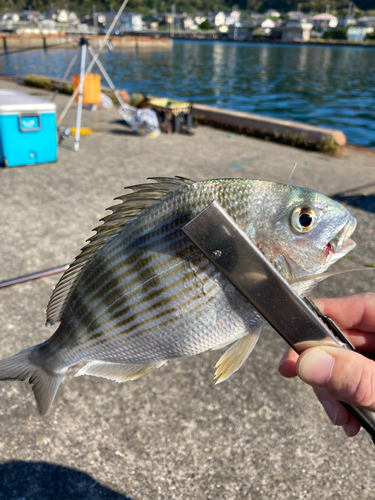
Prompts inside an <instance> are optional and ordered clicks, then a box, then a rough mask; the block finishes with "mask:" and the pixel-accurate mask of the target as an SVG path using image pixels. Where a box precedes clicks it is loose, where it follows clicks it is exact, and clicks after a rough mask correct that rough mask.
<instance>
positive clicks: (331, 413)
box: [321, 400, 337, 424]
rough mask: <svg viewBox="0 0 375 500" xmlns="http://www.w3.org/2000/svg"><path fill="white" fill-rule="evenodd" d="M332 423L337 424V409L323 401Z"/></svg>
mask: <svg viewBox="0 0 375 500" xmlns="http://www.w3.org/2000/svg"><path fill="white" fill-rule="evenodd" d="M321 403H322V406H323V408H324V409H325V411H326V413H327V415H328V417H329V419H330V421H331V422H332V423H333V424H335V423H336V419H337V408H336V407H335V406H334V405H333V404H332V403H331V402H330V401H325V400H323V401H321Z"/></svg>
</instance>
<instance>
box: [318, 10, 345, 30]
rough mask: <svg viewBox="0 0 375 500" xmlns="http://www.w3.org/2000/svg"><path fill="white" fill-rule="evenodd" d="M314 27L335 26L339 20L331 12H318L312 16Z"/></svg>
mask: <svg viewBox="0 0 375 500" xmlns="http://www.w3.org/2000/svg"><path fill="white" fill-rule="evenodd" d="M312 21H313V26H314V28H323V29H327V28H336V26H337V25H338V23H339V20H338V19H337V17H336V16H333V15H332V14H328V13H324V14H318V15H317V16H314V17H313V18H312Z"/></svg>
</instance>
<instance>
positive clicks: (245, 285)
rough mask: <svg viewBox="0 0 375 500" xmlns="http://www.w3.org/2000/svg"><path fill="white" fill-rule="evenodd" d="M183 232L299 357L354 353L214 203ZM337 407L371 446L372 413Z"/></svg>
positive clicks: (329, 322)
mask: <svg viewBox="0 0 375 500" xmlns="http://www.w3.org/2000/svg"><path fill="white" fill-rule="evenodd" d="M182 231H183V232H184V233H185V235H186V236H187V237H188V238H189V239H190V240H191V241H192V242H193V243H194V244H195V245H196V246H197V247H198V248H199V250H200V251H201V252H202V253H203V254H204V255H205V256H206V257H207V258H208V259H209V260H210V261H211V262H212V264H214V266H216V267H217V269H219V271H221V272H222V273H223V274H224V276H225V277H226V278H227V279H228V280H229V281H230V282H231V283H232V285H233V286H234V287H235V288H237V290H239V291H240V292H241V293H242V295H243V296H244V297H245V298H246V299H247V300H248V301H249V302H250V303H251V304H252V305H253V307H255V309H257V311H258V312H259V313H260V314H261V315H262V316H263V317H264V318H265V319H266V320H267V321H268V322H269V323H270V324H271V326H273V328H274V329H275V330H276V332H277V333H278V334H279V335H280V336H281V337H282V338H283V339H284V340H285V341H286V342H287V343H288V344H289V345H290V346H291V347H292V348H293V349H294V350H295V351H296V352H297V353H298V354H301V353H302V352H303V351H304V350H305V349H308V348H311V347H316V346H321V345H325V346H334V347H341V348H343V349H350V350H355V348H354V347H353V345H352V344H351V343H350V342H349V341H348V339H347V338H346V337H345V335H344V334H343V332H341V330H340V329H339V328H338V327H337V326H336V325H335V323H334V322H333V321H332V320H330V319H329V318H327V317H326V316H324V315H323V314H322V313H321V311H319V309H318V308H317V307H316V306H315V305H314V304H313V302H312V301H310V300H309V299H307V298H305V299H302V298H301V297H299V295H297V293H296V292H295V291H294V290H293V288H292V287H291V286H290V285H289V284H288V283H287V281H286V280H285V279H284V278H283V277H282V276H281V274H279V272H278V271H277V270H276V269H275V268H274V267H273V266H272V265H271V264H270V262H269V261H268V260H267V259H266V258H265V256H264V255H263V254H262V253H261V252H260V250H259V249H258V248H257V247H256V246H255V245H254V243H252V241H251V240H250V238H249V237H248V235H247V234H246V233H245V232H244V231H242V230H241V228H240V227H239V226H238V225H237V224H236V223H235V221H234V220H233V219H232V218H231V217H230V216H229V215H228V213H227V212H226V211H225V209H224V208H223V207H222V206H221V205H220V203H218V202H217V201H216V200H214V201H213V202H212V203H211V204H210V205H209V206H208V207H206V208H205V209H204V210H203V211H202V212H200V213H199V214H198V215H197V216H196V217H194V218H193V219H192V220H191V221H190V222H188V223H187V224H186V225H185V226H184V227H183V228H182ZM341 404H342V405H343V406H344V408H346V410H347V411H348V412H349V413H350V414H351V415H353V416H354V417H355V418H356V420H357V421H358V422H359V423H360V424H361V425H362V427H364V429H366V431H367V432H368V433H369V434H370V436H371V437H372V440H373V441H374V443H375V416H374V413H372V412H370V411H368V410H364V409H362V408H358V407H356V406H353V405H349V404H347V403H343V402H341Z"/></svg>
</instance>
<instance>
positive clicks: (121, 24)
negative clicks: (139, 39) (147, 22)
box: [91, 12, 143, 35]
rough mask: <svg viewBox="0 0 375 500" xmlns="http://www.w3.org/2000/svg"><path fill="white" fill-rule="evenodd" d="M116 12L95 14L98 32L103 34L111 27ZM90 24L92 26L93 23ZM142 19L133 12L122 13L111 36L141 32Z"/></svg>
mask: <svg viewBox="0 0 375 500" xmlns="http://www.w3.org/2000/svg"><path fill="white" fill-rule="evenodd" d="M116 15H117V13H116V12H97V13H96V14H95V18H96V19H95V22H96V24H97V27H98V28H99V31H103V32H105V31H106V30H108V29H109V28H110V26H111V25H112V23H113V21H114V19H115V17H116ZM91 24H94V23H93V22H92V23H91ZM142 29H143V28H142V17H141V16H140V15H139V14H136V13H135V12H123V13H122V14H121V16H120V18H119V19H118V20H117V22H116V25H115V26H114V28H113V34H115V35H116V34H117V35H118V34H120V33H121V32H124V31H141V30H142Z"/></svg>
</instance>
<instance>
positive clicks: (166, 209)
mask: <svg viewBox="0 0 375 500" xmlns="http://www.w3.org/2000/svg"><path fill="white" fill-rule="evenodd" d="M219 188H220V190H218V191H216V192H212V190H209V191H208V190H207V189H204V191H203V193H204V194H207V195H208V196H206V197H203V196H202V195H201V194H200V193H198V196H197V198H196V199H194V198H189V197H184V196H181V198H182V199H181V200H178V199H177V200H176V197H173V198H174V199H173V202H172V203H170V204H169V206H168V204H167V203H164V204H163V210H159V211H158V210H157V209H156V210H153V211H150V212H151V213H150V220H147V218H146V217H144V224H139V223H140V221H138V220H137V221H135V222H134V225H135V224H136V225H137V227H136V228H135V230H134V232H132V228H130V227H127V228H125V229H126V238H127V240H126V241H129V240H130V241H132V245H131V246H132V247H133V248H134V250H133V252H132V251H129V250H128V247H129V245H127V243H126V242H125V248H124V241H123V240H121V239H117V240H116V241H113V245H112V247H113V248H107V249H106V259H107V262H106V263H105V264H104V265H102V266H100V265H99V270H100V269H103V268H105V269H106V272H105V274H104V275H101V273H100V272H99V278H101V279H103V284H102V287H103V288H108V290H109V292H110V294H111V295H112V294H113V293H114V292H113V289H116V292H115V295H116V296H117V295H118V296H119V298H118V299H117V300H115V302H114V303H113V304H107V302H106V300H105V295H104V296H103V294H102V287H100V288H99V289H98V291H97V294H96V295H97V296H98V298H99V299H101V301H100V302H99V304H98V303H95V306H97V305H101V307H100V309H101V311H99V312H97V311H96V310H95V309H94V308H93V307H92V305H91V304H90V302H86V303H84V304H83V306H82V309H83V310H84V311H85V316H86V317H91V314H90V313H92V312H93V311H95V319H96V322H93V321H92V320H91V322H90V323H89V324H88V325H86V331H87V336H86V337H83V338H82V340H81V342H80V346H82V349H81V352H82V351H84V350H85V349H87V348H88V347H90V348H95V347H97V346H100V345H101V344H102V343H103V342H105V341H108V340H110V341H112V340H114V339H116V338H118V336H121V335H124V338H127V337H128V328H127V326H130V325H129V321H130V320H131V319H133V320H136V323H135V324H134V322H133V324H132V326H131V329H132V330H133V331H134V330H137V329H138V330H140V327H141V326H143V325H145V324H147V323H148V328H147V329H146V330H145V329H143V330H142V329H141V330H140V331H138V332H137V333H136V336H140V335H142V334H144V333H147V332H148V333H150V332H152V330H153V329H155V328H157V327H160V326H163V327H164V326H167V325H168V324H169V323H170V322H171V321H174V320H175V315H176V312H177V311H179V314H180V316H181V311H182V313H184V312H185V315H187V314H191V312H192V311H194V312H195V313H197V314H198V313H199V309H200V306H201V305H203V303H204V302H202V301H201V300H200V299H199V298H197V296H196V294H195V291H196V287H197V286H201V283H198V284H195V285H193V286H191V287H188V288H186V286H182V285H183V283H184V281H185V280H186V279H188V278H189V276H181V277H180V278H179V276H180V275H181V272H179V273H176V271H175V270H174V271H173V275H172V277H173V280H170V281H169V283H168V282H167V284H165V283H166V280H163V282H160V281H159V282H158V276H160V274H161V270H160V268H159V269H158V270H157V269H155V268H153V267H152V261H153V260H155V259H156V256H158V257H159V258H160V256H163V255H164V259H163V260H164V262H161V267H163V266H168V267H167V269H166V270H165V272H167V271H168V269H169V268H171V267H172V268H173V267H174V266H173V258H174V259H175V260H177V259H176V257H174V254H175V253H177V252H179V251H186V250H187V249H189V248H190V253H191V252H192V251H193V255H195V254H196V253H197V252H196V249H195V248H194V247H193V246H192V245H191V243H190V242H188V240H187V239H186V237H184V235H183V233H182V232H179V233H177V232H176V230H178V229H179V228H180V227H181V226H182V225H184V224H186V222H188V220H190V219H191V218H192V216H193V215H196V213H198V212H199V211H200V210H202V209H203V208H204V206H206V205H207V204H208V203H210V202H211V201H212V199H213V197H217V198H219V199H220V198H222V197H225V196H226V195H225V193H226V191H228V189H226V190H225V189H223V188H222V187H221V186H219ZM207 191H208V193H207ZM231 191H232V190H231ZM182 194H183V193H182ZM226 201H227V204H228V201H229V202H230V203H233V204H235V203H236V204H237V205H239V203H238V199H236V198H235V196H233V191H232V193H230V192H229V196H228V197H227V198H226ZM176 204H180V206H177V210H179V211H180V213H181V211H182V214H183V215H182V216H181V215H180V216H179V217H176V216H175V213H176ZM228 206H230V205H228ZM181 209H182V210H181ZM185 212H186V213H187V214H189V215H188V218H187V216H186V215H185ZM192 212H193V215H192ZM145 215H146V214H145ZM165 221H167V222H165ZM160 224H162V227H161V229H160V228H159V225H160ZM132 233H133V234H132ZM134 233H135V237H136V241H135V242H134V240H133V238H134ZM172 234H173V239H172ZM182 242H183V243H182ZM181 244H182V246H181ZM145 247H147V248H151V252H152V253H151V255H148V254H147V253H146V255H145V254H144V249H145ZM179 247H180V248H179ZM167 249H169V252H168V254H167V255H165V252H166V250H167ZM171 254H173V255H172V256H171ZM119 255H120V256H123V255H128V257H127V259H123V261H122V262H121V263H120V266H121V268H122V274H123V275H125V276H126V277H128V273H129V272H130V270H131V269H133V278H134V277H135V279H133V283H132V282H130V283H129V282H128V283H127V281H128V280H125V283H124V284H123V283H120V286H119V283H118V276H117V275H116V274H115V275H114V273H113V265H111V261H112V262H115V263H116V264H117V260H116V259H117V257H118V256H119ZM190 258H191V257H190ZM204 260H206V259H204ZM144 261H148V262H149V267H148V268H146V269H145V262H144ZM176 265H177V267H180V268H181V267H182V266H184V265H185V267H186V266H187V264H186V262H184V261H181V260H180V259H179V258H178V262H177V264H176ZM206 267H207V268H209V267H211V268H212V269H213V266H212V265H211V264H209V263H208V261H207V264H206ZM164 269H165V267H164ZM141 270H143V273H142V272H141ZM188 272H189V274H190V271H189V268H188ZM214 272H215V273H217V271H216V270H215V271H214ZM91 274H92V273H91ZM144 274H146V276H144ZM185 274H186V273H185ZM150 276H151V277H150ZM83 277H84V273H83ZM177 278H179V281H176V280H177ZM92 279H95V280H97V277H93V278H92ZM192 283H193V282H192ZM176 284H179V285H180V289H178V290H174V293H173V294H170V293H169V292H170V291H171V288H172V287H176ZM81 285H82V283H78V284H77V294H80V295H81V296H84V297H85V296H86V290H90V289H92V288H93V282H92V281H89V282H88V283H87V284H86V286H85V284H83V286H82V288H81V289H80V286H81ZM124 285H125V286H124ZM129 285H130V286H129ZM181 286H182V289H181ZM212 288H213V289H216V291H215V293H214V294H212V292H211V295H213V296H216V295H218V294H219V290H218V286H217V285H214V286H213V287H212ZM125 294H126V295H125ZM87 296H88V297H89V298H90V295H89V294H87ZM160 296H161V299H160ZM154 298H158V299H159V302H158V303H157V304H156V307H155V304H154V303H152V300H153V299H154ZM103 299H104V300H103ZM121 299H122V300H121ZM129 299H130V301H131V300H132V299H133V300H132V302H133V303H138V304H139V303H143V304H144V307H143V310H142V311H139V310H138V311H137V310H136V311H135V312H133V313H131V312H130V308H129V307H126V304H127V303H128V302H129ZM179 299H182V300H179ZM119 301H121V305H120V307H119V308H118V309H117V310H113V306H114V305H118V302H119ZM196 301H198V304H196V305H195V306H194V307H193V306H192V304H194V303H195V302H196ZM72 302H73V303H78V301H77V300H76V297H72ZM173 304H176V305H173ZM103 306H104V307H103ZM160 309H161V310H160ZM67 311H69V313H68V314H69V316H70V317H73V318H76V317H77V314H75V311H74V310H73V311H70V309H69V304H68V306H67ZM128 311H129V312H128ZM150 312H151V315H150ZM127 313H128V314H127ZM129 313H130V317H129ZM119 314H120V318H121V319H125V321H122V322H121V323H120V324H116V323H115V324H114V318H115V317H116V316H118V315H119ZM144 314H146V318H145V319H143V317H144ZM103 315H104V318H102V317H101V316H103ZM127 316H128V317H127ZM165 316H168V318H165ZM124 317H125V318H124ZM102 319H103V321H101V320H102ZM155 320H159V321H156V322H155ZM93 324H96V325H97V328H96V329H94V330H93V329H92V326H93ZM79 327H80V325H77V324H75V331H77V328H79ZM98 331H99V332H98ZM108 334H109V335H110V336H109V337H108V336H107V335H108ZM92 337H93V339H94V340H95V343H94V345H92V344H91V345H90V340H91V338H92ZM132 338H133V339H134V335H133V336H132ZM205 345H207V344H205ZM197 349H198V351H200V347H199V346H197ZM163 353H164V355H165V350H164V349H163ZM171 354H172V355H175V352H174V351H173V353H171ZM182 354H183V353H182ZM90 357H91V356H90ZM111 359H113V357H112V358H111ZM122 359H123V358H122ZM151 360H152V359H150V357H149V356H148V357H147V358H146V359H145V358H143V359H142V358H141V359H140V358H138V359H137V361H139V362H142V361H143V362H145V361H151Z"/></svg>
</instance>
